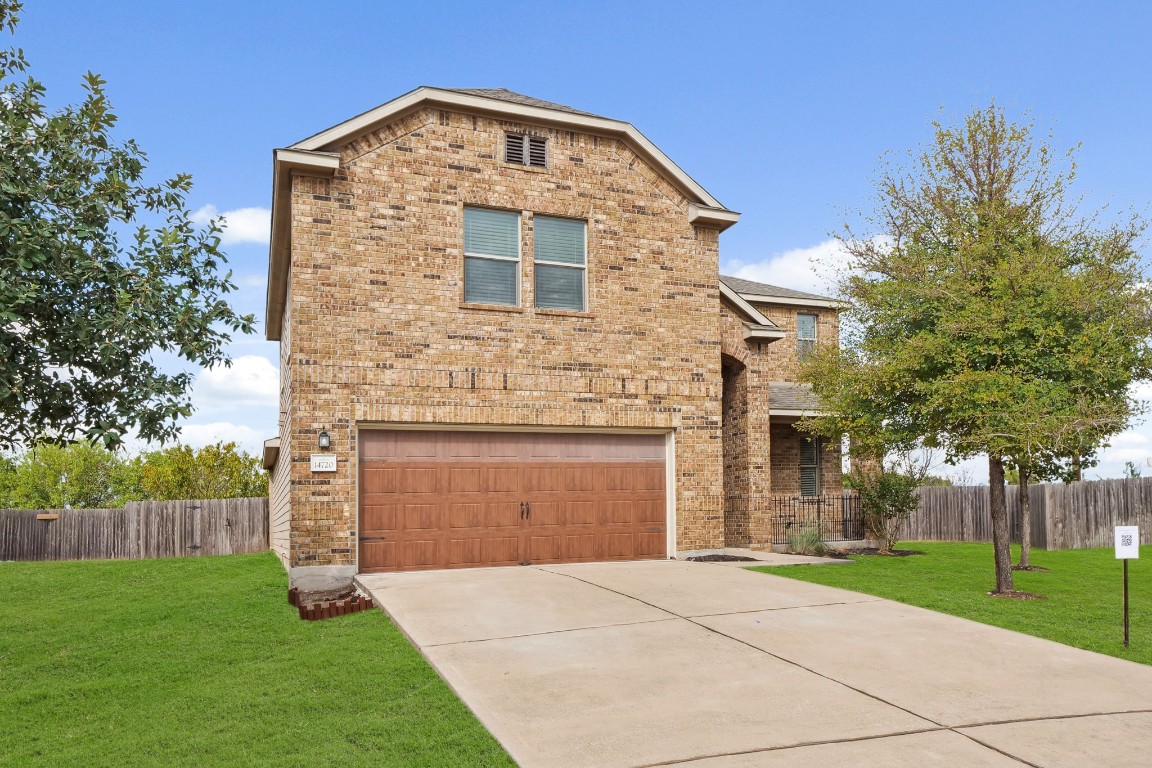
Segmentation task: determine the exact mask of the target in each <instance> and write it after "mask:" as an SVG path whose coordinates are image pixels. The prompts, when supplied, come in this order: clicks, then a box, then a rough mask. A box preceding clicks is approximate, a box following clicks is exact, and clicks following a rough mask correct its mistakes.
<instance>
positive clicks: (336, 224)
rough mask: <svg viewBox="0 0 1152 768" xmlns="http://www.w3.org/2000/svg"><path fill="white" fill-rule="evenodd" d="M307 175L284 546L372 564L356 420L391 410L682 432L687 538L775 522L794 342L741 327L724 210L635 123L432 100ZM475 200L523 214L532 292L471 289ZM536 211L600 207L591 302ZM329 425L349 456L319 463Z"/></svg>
mask: <svg viewBox="0 0 1152 768" xmlns="http://www.w3.org/2000/svg"><path fill="white" fill-rule="evenodd" d="M509 132H514V133H522V134H527V135H530V136H539V137H543V138H546V139H547V140H548V147H549V149H548V152H549V164H548V167H547V168H531V167H526V166H514V165H510V164H508V163H505V162H503V157H502V145H503V141H504V137H505V135H506V134H507V133H509ZM288 190H289V194H290V204H289V208H288V210H289V211H290V221H289V228H290V243H291V251H290V254H291V259H290V264H291V268H290V272H289V275H288V280H287V291H286V292H287V300H286V306H287V307H288V311H286V312H285V313H284V315H283V319H282V327H281V330H280V337H279V338H280V340H281V376H282V390H283V393H282V399H281V409H282V414H281V432H280V453H279V458H278V461H277V464H276V467H275V468H274V470H273V475H272V488H273V490H272V496H273V504H272V506H273V508H274V512H273V520H274V523H275V524H274V526H273V545H274V549H276V551H277V552H278V554H280V555H281V557H282V559H283V560H284V561H285V563H286V565H288V566H290V567H295V566H312V565H334V566H350V565H352V564H354V563H355V557H356V529H357V483H356V477H357V437H358V431H359V430H360V429H361V428H365V427H371V426H372V425H383V424H421V425H429V426H431V425H476V426H486V427H516V426H524V427H547V428H557V429H565V428H572V429H580V428H593V427H594V428H601V429H616V430H627V429H639V428H644V429H649V430H661V431H666V432H670V433H672V434H673V435H674V440H675V476H674V489H675V490H674V492H675V507H676V521H675V524H676V530H675V535H676V547H677V549H678V550H680V551H684V550H694V549H710V548H716V547H721V546H724V545H725V544H730V545H740V544H749V543H755V542H756V541H757V540H763V537H764V531H765V528H764V526H765V525H766V522H765V519H766V515H767V512H768V505H769V496H770V493H771V492H772V489H773V488H774V486H775V483H776V480H775V479H774V473H773V471H772V469H771V463H772V460H773V457H774V455H775V453H774V452H775V448H774V447H773V441H774V439H775V437H774V434H773V433H772V432H771V431H770V430H769V429H768V423H769V415H768V410H769V407H770V404H769V403H768V396H767V391H768V390H767V386H768V383H769V382H771V381H774V380H784V379H786V378H787V377H789V376H790V375H794V358H795V347H794V341H792V340H791V339H790V338H787V339H782V340H780V341H777V342H774V343H771V344H766V343H759V342H751V343H749V342H746V341H744V339H743V338H742V336H741V329H742V327H743V320H742V318H741V317H739V315H738V312H736V311H734V310H733V309H732V308H731V307H729V306H727V304H726V303H724V302H722V301H721V299H720V294H719V287H718V283H719V274H718V264H719V231H718V229H717V228H715V227H710V226H700V225H697V226H694V225H692V224H691V223H689V218H688V215H687V210H688V208H689V203H690V202H693V201H691V200H689V199H687V198H686V197H685V195H684V194H683V193H682V192H681V191H679V190H678V188H677V186H675V185H674V184H672V183H670V182H669V180H668V179H667V178H666V176H665V175H662V174H661V173H660V172H658V170H657V169H656V168H654V167H653V165H652V164H651V161H650V160H649V159H646V158H645V157H643V156H641V155H639V154H637V152H636V151H634V149H633V148H632V147H630V146H629V145H628V144H627V143H626V142H624V141H621V140H618V139H612V138H605V137H603V136H597V135H593V134H588V133H581V132H579V131H573V130H564V129H561V128H556V127H553V128H545V127H541V126H539V125H535V124H527V123H520V122H513V121H509V120H507V119H497V118H495V117H491V116H484V115H483V114H468V113H464V112H458V111H450V110H442V109H436V108H424V109H417V110H416V111H414V112H411V113H409V114H407V115H405V116H403V117H400V118H399V119H397V120H395V121H392V122H389V123H387V124H386V125H383V126H382V127H378V128H377V129H375V130H372V131H371V132H368V133H366V134H364V135H361V136H358V137H357V138H355V139H354V140H351V141H350V142H348V143H346V144H344V145H343V146H341V147H339V167H338V170H336V172H335V175H334V177H333V178H318V177H314V176H307V175H293V176H292V177H291V181H290V186H289V187H288ZM465 206H484V207H491V208H498V209H503V210H508V211H514V212H517V213H518V214H519V217H520V224H521V227H520V237H521V252H522V254H523V256H522V259H521V262H520V265H519V269H520V278H521V280H520V297H519V298H520V304H519V306H518V307H491V306H477V305H468V304H465V303H464V296H463V253H462V248H463V211H464V207H465ZM537 215H549V216H561V217H569V218H577V219H580V220H583V221H586V222H587V243H588V245H587V311H583V312H572V311H557V310H544V309H536V308H534V298H533V274H532V270H533V266H532V259H531V256H530V255H531V254H532V245H533V240H532V237H533V219H534V216H537ZM765 311H768V312H773V313H774V314H771V315H770V316H771V319H772V320H774V321H775V322H777V323H778V324H780V325H781V326H782V327H785V328H786V327H787V323H788V315H787V312H786V311H779V312H777V311H776V309H773V308H766V310H765ZM829 314H830V315H831V316H832V320H831V321H830V322H831V323H832V327H834V323H835V313H834V312H829ZM791 317H792V320H791V322H792V324H793V326H794V323H795V313H794V312H793V313H792V316H791ZM828 322H829V321H826V320H824V319H822V323H825V324H826V325H827V323H828ZM832 327H829V328H828V331H829V333H832V332H833V331H832ZM789 344H792V345H793V346H792V347H791V348H789V346H788V345H789ZM722 360H723V364H724V366H725V367H724V368H723V370H722ZM321 430H326V431H327V432H328V433H329V434H330V435H331V438H332V449H331V450H332V452H333V453H336V454H337V456H338V470H337V472H335V473H333V474H313V473H312V472H311V471H310V467H309V455H310V454H311V453H313V452H315V451H316V450H317V449H316V439H317V435H318V433H319V432H320V431H321ZM725 446H727V448H725Z"/></svg>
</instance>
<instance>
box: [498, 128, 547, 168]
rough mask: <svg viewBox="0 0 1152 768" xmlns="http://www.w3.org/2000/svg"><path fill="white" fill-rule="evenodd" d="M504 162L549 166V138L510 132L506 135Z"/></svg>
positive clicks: (536, 166)
mask: <svg viewBox="0 0 1152 768" xmlns="http://www.w3.org/2000/svg"><path fill="white" fill-rule="evenodd" d="M504 162H507V163H514V164H516V165H528V166H532V167H533V168H546V167H548V140H547V139H542V138H539V137H537V136H524V135H522V134H519V133H509V134H505V136H504Z"/></svg>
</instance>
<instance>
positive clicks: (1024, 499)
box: [1016, 467, 1032, 568]
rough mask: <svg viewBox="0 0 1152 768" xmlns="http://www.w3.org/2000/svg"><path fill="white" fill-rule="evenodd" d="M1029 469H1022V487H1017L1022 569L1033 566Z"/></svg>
mask: <svg viewBox="0 0 1152 768" xmlns="http://www.w3.org/2000/svg"><path fill="white" fill-rule="evenodd" d="M1030 479H1031V478H1030V477H1029V473H1028V469H1027V468H1026V467H1020V485H1019V486H1017V491H1016V492H1017V494H1019V495H1018V497H1017V498H1018V499H1019V501H1020V504H1019V510H1020V567H1021V568H1030V567H1031V566H1032V560H1031V557H1032V508H1031V504H1030V499H1029V498H1028V481H1029V480H1030Z"/></svg>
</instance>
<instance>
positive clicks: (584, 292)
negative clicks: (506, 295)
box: [532, 213, 589, 312]
mask: <svg viewBox="0 0 1152 768" xmlns="http://www.w3.org/2000/svg"><path fill="white" fill-rule="evenodd" d="M537 219H559V220H561V221H577V222H579V223H581V224H583V225H584V244H583V245H584V263H583V264H580V265H577V264H566V263H564V262H561V261H547V260H545V259H538V258H536V220H537ZM537 264H544V265H545V266H549V267H565V268H567V269H579V270H582V271H583V273H584V274H583V275H581V296H580V298H581V299H582V301H581V305H582V306H581V308H580V309H570V308H568V307H542V306H540V303H539V302H540V294H539V292H538V291H537V290H536V280H537V275H536V265H537ZM532 304H533V309H542V310H544V311H547V312H588V311H589V309H588V220H587V219H578V218H575V217H572V216H553V215H552V214H548V213H541V214H537V213H533V214H532Z"/></svg>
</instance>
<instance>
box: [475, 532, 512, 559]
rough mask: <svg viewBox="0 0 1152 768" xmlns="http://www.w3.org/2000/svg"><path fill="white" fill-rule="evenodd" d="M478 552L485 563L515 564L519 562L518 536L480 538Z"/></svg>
mask: <svg viewBox="0 0 1152 768" xmlns="http://www.w3.org/2000/svg"><path fill="white" fill-rule="evenodd" d="M480 552H481V554H482V556H483V561H484V563H485V564H486V565H515V564H517V563H519V562H520V538H519V537H518V536H502V537H499V538H491V539H481V540H480Z"/></svg>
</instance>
